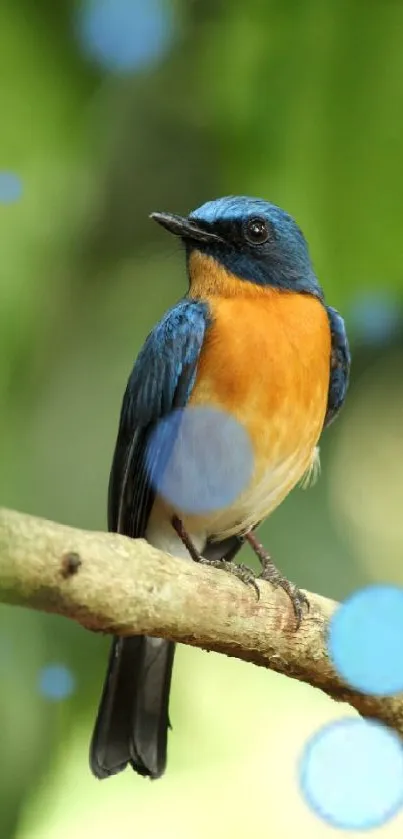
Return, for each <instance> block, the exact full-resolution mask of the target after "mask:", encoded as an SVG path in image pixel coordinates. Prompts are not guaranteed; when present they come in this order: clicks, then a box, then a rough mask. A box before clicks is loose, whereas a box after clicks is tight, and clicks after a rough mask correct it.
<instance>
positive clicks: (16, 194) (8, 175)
mask: <svg viewBox="0 0 403 839" xmlns="http://www.w3.org/2000/svg"><path fill="white" fill-rule="evenodd" d="M21 195H22V183H21V179H20V178H19V176H18V175H16V174H15V172H2V171H0V203H1V204H13V203H14V201H18V200H19V198H21Z"/></svg>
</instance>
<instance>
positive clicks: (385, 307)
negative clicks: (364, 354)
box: [349, 291, 402, 345]
mask: <svg viewBox="0 0 403 839" xmlns="http://www.w3.org/2000/svg"><path fill="white" fill-rule="evenodd" d="M349 321H350V323H351V327H352V330H353V332H354V334H355V337H356V340H358V341H359V342H360V343H365V344H379V345H382V344H385V343H387V342H388V341H389V340H390V339H391V338H393V337H394V336H395V335H396V334H397V333H398V331H399V330H400V328H401V322H402V307H401V302H400V300H399V299H398V298H397V297H396V296H395V295H393V294H392V293H391V292H390V291H389V292H385V291H381V292H369V291H368V292H366V293H362V292H361V293H360V294H359V295H356V297H355V299H354V301H353V303H352V305H351V307H350V312H349Z"/></svg>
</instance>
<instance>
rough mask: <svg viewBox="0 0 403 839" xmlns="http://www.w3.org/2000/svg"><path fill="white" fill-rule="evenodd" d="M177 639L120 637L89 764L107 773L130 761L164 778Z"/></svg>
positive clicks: (112, 656)
mask: <svg viewBox="0 0 403 839" xmlns="http://www.w3.org/2000/svg"><path fill="white" fill-rule="evenodd" d="M174 653H175V644H173V643H172V642H170V641H165V640H163V639H161V638H149V637H145V636H134V637H130V638H115V639H114V641H113V644H112V650H111V653H110V658H109V664H108V671H107V674H106V679H105V684H104V689H103V693H102V698H101V703H100V706H99V711H98V716H97V721H96V724H95V729H94V733H93V737H92V742H91V751H90V765H91V769H92V771H93V773H94V775H95V776H96V777H97V778H107V777H109V776H110V775H114V774H115V773H116V772H120V771H121V770H122V769H125V767H126V766H127V764H128V763H130V764H131V766H132V767H133V769H135V771H136V772H138V773H139V774H140V775H145V776H148V777H150V778H159V777H160V775H162V774H163V772H164V770H165V765H166V754H167V735H168V728H169V727H170V724H169V717H168V703H169V689H170V684H171V674H172V666H173V659H174Z"/></svg>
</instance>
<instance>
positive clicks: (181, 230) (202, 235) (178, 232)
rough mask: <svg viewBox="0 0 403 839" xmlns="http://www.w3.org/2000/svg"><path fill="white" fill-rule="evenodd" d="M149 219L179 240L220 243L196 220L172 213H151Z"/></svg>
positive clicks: (218, 238) (214, 234)
mask: <svg viewBox="0 0 403 839" xmlns="http://www.w3.org/2000/svg"><path fill="white" fill-rule="evenodd" d="M150 218H152V219H154V221H157V222H158V224H161V225H162V227H165V229H166V230H169V232H170V233H173V234H174V235H175V236H180V237H181V239H190V240H192V241H195V242H222V239H221V238H220V236H217V234H216V233H212V232H211V231H209V230H204V229H203V228H202V227H200V225H199V224H198V222H197V221H196V219H189V218H183V216H176V215H174V213H151V215H150Z"/></svg>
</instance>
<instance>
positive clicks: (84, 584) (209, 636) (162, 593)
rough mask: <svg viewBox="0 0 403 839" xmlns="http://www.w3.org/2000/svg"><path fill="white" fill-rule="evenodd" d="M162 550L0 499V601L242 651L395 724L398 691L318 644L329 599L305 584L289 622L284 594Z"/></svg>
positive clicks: (115, 628)
mask: <svg viewBox="0 0 403 839" xmlns="http://www.w3.org/2000/svg"><path fill="white" fill-rule="evenodd" d="M259 585H260V591H261V596H260V600H259V601H257V599H256V594H255V592H254V590H253V589H252V588H251V587H249V586H245V584H244V583H242V582H240V581H239V580H238V579H236V578H234V577H233V576H231V575H229V574H225V573H224V572H220V571H216V570H215V569H214V570H213V569H209V568H206V567H205V566H200V565H197V564H195V563H193V562H190V561H189V562H185V561H184V560H181V559H176V558H175V557H172V556H169V555H166V554H163V553H161V552H160V551H157V550H155V549H154V548H152V547H151V546H150V545H149V544H148V543H147V542H145V541H144V540H143V539H136V540H132V539H128V538H127V537H125V536H119V535H116V534H111V533H94V532H87V531H83V530H75V529H73V528H70V527H66V526H64V525H61V524H55V523H53V522H50V521H46V520H44V519H39V518H33V517H31V516H27V515H24V514H21V513H17V512H13V511H11V510H5V509H0V602H1V603H8V604H15V605H19V606H26V607H29V608H32V609H40V610H41V611H45V612H52V613H54V614H58V615H64V616H65V617H67V618H70V619H73V620H76V621H78V622H79V623H80V624H81V625H82V626H84V627H86V628H87V629H91V630H95V631H103V632H112V633H115V634H117V635H131V634H146V635H155V636H157V637H158V636H159V637H164V638H169V639H171V640H172V641H178V642H180V643H183V644H191V645H193V646H196V647H202V648H203V649H206V650H215V651H216V652H219V653H225V654H226V655H229V656H234V657H236V658H239V659H242V660H244V661H250V662H253V663H254V664H257V665H260V666H262V667H267V668H270V669H271V670H275V671H277V672H278V673H284V674H285V675H287V676H289V677H291V678H294V679H299V680H301V681H303V682H307V683H309V684H310V685H312V686H313V687H317V688H320V689H321V690H323V691H325V693H327V694H328V695H329V696H331V697H333V699H335V700H339V701H343V702H348V703H349V704H350V705H352V706H353V707H354V708H356V709H357V711H359V713H360V714H362V715H363V716H369V717H373V718H376V719H378V720H380V721H382V722H383V723H386V724H387V725H390V726H391V727H392V728H394V729H395V730H396V731H398V732H399V733H400V734H403V697H402V696H400V697H387V698H381V699H379V698H377V697H371V696H364V695H363V694H360V693H357V692H355V691H354V690H351V689H350V688H349V687H348V686H347V685H345V684H344V683H343V682H342V680H341V679H340V678H339V676H338V675H337V674H336V673H335V671H334V670H333V668H332V666H331V663H330V661H329V659H328V656H327V653H326V643H325V638H326V631H327V623H328V620H329V617H330V615H331V614H332V612H333V611H334V609H335V608H336V606H337V604H336V603H334V602H333V601H331V600H327V599H326V598H324V597H320V596H319V595H317V594H311V593H310V592H307V595H308V598H309V601H310V604H311V609H310V612H309V614H307V615H306V616H305V617H304V619H303V621H302V624H301V627H300V629H299V630H298V632H295V626H294V617H293V612H292V608H291V605H290V602H289V600H288V598H287V596H286V595H285V594H284V592H283V591H281V590H274V589H273V588H272V587H271V586H270V585H269V584H268V583H260V584H259Z"/></svg>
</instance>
